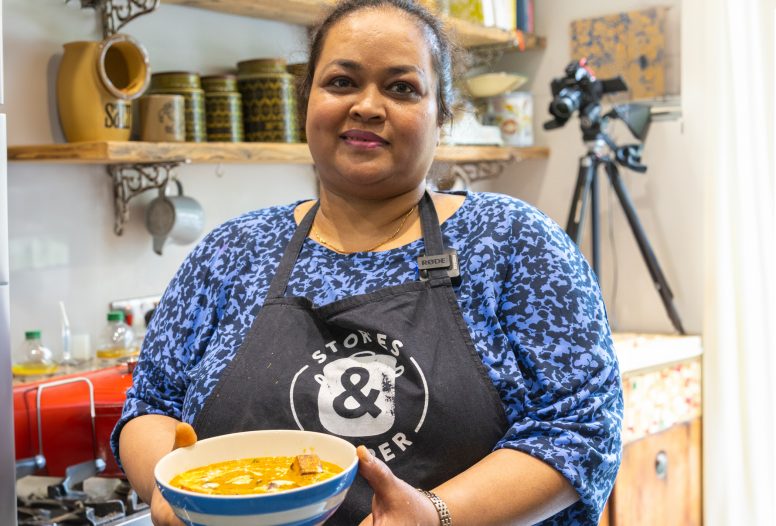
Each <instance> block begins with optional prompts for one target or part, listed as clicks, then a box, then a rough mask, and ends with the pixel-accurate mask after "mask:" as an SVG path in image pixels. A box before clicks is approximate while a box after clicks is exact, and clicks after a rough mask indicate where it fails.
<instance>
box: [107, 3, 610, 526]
mask: <svg viewBox="0 0 776 526" xmlns="http://www.w3.org/2000/svg"><path fill="white" fill-rule="evenodd" d="M303 92H304V98H305V99H307V121H306V122H307V124H306V132H307V138H308V142H309V146H310V151H311V152H312V155H313V159H314V160H315V166H316V169H317V172H318V176H319V178H320V200H319V201H317V202H309V201H308V202H299V203H295V204H294V205H291V206H285V207H276V208H271V209H266V210H259V211H256V212H253V213H249V214H246V215H244V216H241V217H239V218H237V219H235V220H232V221H230V222H227V223H226V224H224V225H222V226H221V227H219V228H217V229H216V230H215V231H214V232H212V233H210V234H209V235H208V236H207V237H206V238H205V239H204V240H203V241H202V243H200V245H199V246H198V247H197V248H196V249H195V250H194V251H193V252H192V254H191V255H190V256H189V257H188V258H187V260H186V261H185V262H184V264H183V265H182V267H181V269H180V270H179V272H178V273H177V275H176V277H175V278H174V280H173V281H172V283H171V284H170V286H169V287H168V290H167V291H166V292H165V294H164V298H163V299H162V302H161V304H160V305H159V308H158V310H157V312H156V314H155V316H154V320H153V323H152V326H151V327H150V329H149V332H148V334H147V336H146V340H145V344H144V349H143V352H142V355H141V359H140V363H139V364H138V367H137V369H136V374H135V381H134V382H135V383H134V385H133V387H132V389H131V390H130V391H129V392H128V394H127V403H126V405H125V410H124V415H123V417H122V420H121V421H120V422H119V424H118V426H117V428H116V430H115V431H114V451H115V452H116V453H117V456H119V455H120V458H121V461H122V463H123V467H124V469H125V470H126V473H127V476H128V478H129V479H130V482H131V483H132V484H133V486H134V487H135V488H136V490H137V491H138V493H139V494H140V496H141V497H142V498H143V499H144V500H146V501H149V500H150V502H151V507H152V512H153V515H154V519H155V520H156V521H157V524H178V522H177V519H175V518H174V517H173V516H172V513H171V511H170V508H169V506H168V505H167V504H166V503H165V502H164V500H163V499H162V497H161V495H160V494H159V492H158V490H156V489H155V488H154V483H153V474H152V473H153V466H154V465H155V463H156V461H157V460H158V459H159V458H160V457H161V456H162V455H164V454H165V453H166V452H168V451H169V450H170V449H171V448H172V444H173V438H174V429H175V425H176V423H177V422H178V421H179V420H183V421H186V422H190V423H192V424H193V426H194V428H195V429H196V431H197V434H198V435H199V437H200V438H205V437H208V436H214V435H218V434H222V433H229V432H236V431H242V430H249V429H261V428H294V429H295V428H303V429H308V430H316V431H323V432H328V433H332V434H336V435H339V436H342V437H344V438H346V439H348V440H350V441H351V442H353V443H354V444H363V445H365V446H367V448H368V449H367V448H359V457H360V460H361V463H360V468H359V471H360V474H361V475H362V478H361V479H358V480H357V481H356V483H355V484H354V486H353V488H352V489H351V492H350V493H349V494H348V498H347V499H346V501H345V502H344V503H343V505H342V507H341V508H340V510H338V512H337V513H336V514H335V515H334V517H332V519H331V520H330V521H329V524H343V525H353V524H359V523H361V524H384V525H403V524H421V525H439V524H450V522H449V520H450V519H452V523H455V524H459V525H460V524H466V525H471V524H483V525H484V524H533V523H537V522H540V521H545V520H546V522H545V523H546V524H558V525H560V524H563V525H569V524H595V523H596V522H597V520H598V515H599V514H600V512H601V509H602V507H603V504H604V502H605V500H606V498H607V496H608V494H609V492H610V490H611V487H612V483H613V480H614V477H615V474H616V471H617V467H618V464H619V450H620V437H619V427H620V421H621V412H622V397H621V392H620V386H619V376H618V369H617V363H616V358H615V357H614V354H613V352H612V345H611V338H610V333H609V328H608V325H607V321H606V315H605V311H604V306H603V304H602V301H601V298H600V293H599V291H598V288H597V284H596V280H595V278H594V276H593V275H592V273H591V272H590V269H589V267H588V266H587V265H586V263H585V262H584V259H583V258H582V256H581V255H580V254H579V252H578V251H577V249H576V248H575V246H574V245H573V243H572V242H571V241H570V240H569V239H568V237H567V236H566V235H565V234H564V233H563V232H562V230H560V228H559V227H558V226H557V225H555V224H554V223H552V221H550V220H549V219H547V218H546V217H545V216H543V215H542V214H541V213H540V212H538V211H537V210H535V209H534V208H532V207H530V206H528V205H526V204H524V203H522V202H520V201H518V200H516V199H512V198H508V197H505V196H498V195H494V194H439V193H437V194H433V195H430V194H426V193H425V178H426V174H427V173H428V170H429V167H430V166H431V163H432V160H433V157H434V151H435V147H436V145H437V143H438V141H439V131H440V127H441V125H442V124H443V123H444V122H446V121H447V120H448V119H449V117H450V114H451V110H450V107H451V100H452V98H451V93H452V87H451V64H450V43H449V41H448V40H447V38H446V37H445V34H444V32H443V31H442V29H441V26H440V23H439V22H438V21H437V20H436V19H435V18H434V17H433V16H431V15H430V14H429V13H428V12H427V11H425V10H424V9H423V8H421V7H419V6H418V5H417V4H415V3H414V2H412V1H410V0H346V1H344V2H341V3H340V4H338V6H337V7H336V8H335V9H334V11H333V12H332V14H331V15H330V16H329V17H328V18H327V19H326V21H324V23H323V24H322V25H321V26H320V28H319V29H318V31H317V32H316V33H315V35H314V38H313V42H312V46H311V53H310V60H309V72H308V75H307V79H306V81H305V86H304V89H303ZM420 256H425V257H421V258H420V259H419V257H420ZM456 258H457V261H456ZM378 374H383V375H384V378H386V379H387V381H385V382H384V383H383V385H382V386H378V387H380V388H374V387H375V385H374V383H372V380H373V378H374V377H375V376H376V375H378ZM316 378H317V380H316ZM324 385H325V386H326V387H324ZM416 488H422V489H424V490H432V491H433V493H421V492H419V491H417V489H416ZM373 496H374V498H373ZM370 512H371V513H370Z"/></svg>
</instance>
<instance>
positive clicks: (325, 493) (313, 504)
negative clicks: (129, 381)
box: [154, 430, 358, 526]
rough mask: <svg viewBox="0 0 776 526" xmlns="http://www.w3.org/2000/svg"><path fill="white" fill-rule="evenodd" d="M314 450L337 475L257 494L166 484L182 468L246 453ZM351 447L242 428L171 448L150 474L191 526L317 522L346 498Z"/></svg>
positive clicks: (307, 434) (301, 434) (305, 435)
mask: <svg viewBox="0 0 776 526" xmlns="http://www.w3.org/2000/svg"><path fill="white" fill-rule="evenodd" d="M302 453H315V454H317V455H318V456H319V457H320V458H321V459H322V460H326V461H328V462H333V463H334V464H337V465H338V466H340V467H342V468H343V470H344V471H343V472H342V473H339V474H337V475H336V476H334V477H332V478H330V479H327V480H324V481H322V482H318V483H315V484H311V485H310V486H305V487H303V488H296V489H292V490H287V491H282V492H279V493H268V494H259V495H205V494H202V493H195V492H192V491H186V490H182V489H179V488H174V487H172V486H170V484H169V482H170V480H172V478H173V477H174V476H175V475H178V474H179V473H182V472H184V471H186V470H189V469H192V468H196V467H199V466H204V465H207V464H212V463H215V462H223V461H227V460H238V459H241V458H249V457H263V456H295V455H300V454H302ZM357 470H358V458H357V457H356V448H355V447H354V446H353V445H352V444H350V443H349V442H347V441H345V440H342V439H341V438H338V437H335V436H331V435H326V434H323V433H314V432H311V431H293V430H267V431H246V432H244V433H233V434H229V435H222V436H218V437H213V438H208V439H205V440H201V441H199V442H197V443H196V444H194V445H193V446H190V447H185V448H181V449H177V450H175V451H172V452H170V453H168V454H167V455H165V456H164V457H162V459H161V460H160V461H159V462H158V463H157V464H156V469H155V470H154V476H155V477H156V483H157V485H158V486H159V489H160V490H161V492H162V496H164V498H165V499H166V500H167V502H169V503H170V505H171V506H172V508H173V510H175V514H176V515H178V517H180V518H181V520H183V522H185V523H186V524H189V525H192V526H198V525H204V526H281V525H285V526H291V525H293V526H307V525H314V524H322V523H323V522H324V521H325V520H326V519H328V518H329V517H331V515H332V514H334V512H335V511H336V510H337V508H338V507H339V505H340V504H341V503H342V501H343V500H344V499H345V495H346V494H347V492H348V489H349V488H350V485H351V484H352V483H353V479H355V477H356V471H357Z"/></svg>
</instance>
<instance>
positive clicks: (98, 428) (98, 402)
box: [13, 364, 151, 526]
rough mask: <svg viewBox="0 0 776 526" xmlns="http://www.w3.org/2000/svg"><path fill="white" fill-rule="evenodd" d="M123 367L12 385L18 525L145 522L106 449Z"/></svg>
mask: <svg viewBox="0 0 776 526" xmlns="http://www.w3.org/2000/svg"><path fill="white" fill-rule="evenodd" d="M131 383H132V374H131V366H128V365H126V364H124V365H119V366H115V367H108V368H105V369H99V370H94V371H86V372H83V373H77V374H71V375H67V376H61V377H57V378H56V379H53V380H41V381H37V382H31V383H26V384H21V385H17V386H15V387H14V392H13V396H14V432H15V445H16V478H17V484H16V486H17V488H16V493H17V508H18V512H17V521H18V524H19V526H49V525H51V526H54V525H61V524H62V525H63V524H68V525H71V524H84V525H95V526H96V525H105V526H107V525H110V526H118V525H125V524H133V525H136V526H140V525H146V524H148V525H150V524H151V519H150V511H149V509H148V506H147V505H146V504H145V503H143V502H142V501H140V500H139V498H138V497H137V494H136V493H135V491H134V490H133V489H132V488H131V487H130V485H129V483H128V482H127V481H126V479H125V478H124V474H123V472H122V471H121V470H120V469H119V467H118V464H117V462H116V459H115V458H114V456H113V453H112V452H111V449H110V434H111V431H112V430H113V427H114V426H115V425H116V422H117V421H118V419H119V417H120V416H121V409H122V406H123V404H124V400H125V398H126V391H127V389H128V388H129V386H130V385H131Z"/></svg>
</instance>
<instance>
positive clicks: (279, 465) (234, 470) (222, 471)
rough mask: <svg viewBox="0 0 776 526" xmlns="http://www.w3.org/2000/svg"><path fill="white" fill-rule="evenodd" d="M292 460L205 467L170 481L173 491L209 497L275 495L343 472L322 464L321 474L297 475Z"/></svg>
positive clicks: (262, 459)
mask: <svg viewBox="0 0 776 526" xmlns="http://www.w3.org/2000/svg"><path fill="white" fill-rule="evenodd" d="M295 458H296V457H252V458H243V459H240V460H229V461H226V462H217V463H215V464H208V465H206V466H202V467H199V468H194V469H190V470H188V471H184V472H183V473H180V474H178V475H176V476H175V477H173V479H172V480H171V481H170V485H171V486H174V487H176V488H181V489H185V490H188V491H195V492H197V493H208V494H211V495H255V494H261V493H276V492H278V491H285V490H289V489H294V488H300V487H302V486H308V485H310V484H314V483H316V482H320V481H322V480H326V479H328V478H331V477H333V476H334V475H336V474H337V473H341V472H342V471H343V470H342V468H341V467H339V466H337V465H336V464H332V463H331V462H326V461H325V460H321V461H320V465H321V471H320V472H318V473H310V474H301V473H300V472H299V470H295V469H292V464H293V462H294V459H295Z"/></svg>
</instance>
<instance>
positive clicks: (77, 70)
mask: <svg viewBox="0 0 776 526" xmlns="http://www.w3.org/2000/svg"><path fill="white" fill-rule="evenodd" d="M64 48H65V53H64V56H63V57H62V63H61V64H60V66H59V74H58V76H57V106H58V109H59V121H60V123H61V124H62V130H63V131H64V133H65V138H66V139H67V140H68V142H78V141H127V140H129V133H130V126H131V116H132V111H131V101H132V100H133V99H136V98H137V97H139V96H140V95H142V94H143V91H144V90H145V88H146V86H147V85H148V82H149V79H150V75H151V68H150V66H149V60H148V53H147V52H146V50H145V48H144V47H143V46H142V45H141V44H140V43H139V42H137V41H136V40H135V39H133V38H132V37H130V36H128V35H122V34H115V35H113V36H110V37H108V38H106V39H105V40H103V41H100V42H92V41H82V42H69V43H67V44H65V45H64Z"/></svg>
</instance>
